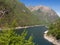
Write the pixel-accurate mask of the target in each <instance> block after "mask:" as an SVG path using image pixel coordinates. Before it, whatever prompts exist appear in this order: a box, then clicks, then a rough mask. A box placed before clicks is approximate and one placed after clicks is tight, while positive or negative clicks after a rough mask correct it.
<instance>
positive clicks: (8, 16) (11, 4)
mask: <svg viewBox="0 0 60 45" xmlns="http://www.w3.org/2000/svg"><path fill="white" fill-rule="evenodd" d="M12 24H13V25H15V26H28V25H37V24H40V21H39V19H38V18H37V17H36V16H35V15H33V14H32V13H31V11H30V10H29V9H28V8H26V6H25V5H24V4H23V3H21V2H19V1H18V0H0V27H6V26H8V25H9V27H11V25H12Z"/></svg>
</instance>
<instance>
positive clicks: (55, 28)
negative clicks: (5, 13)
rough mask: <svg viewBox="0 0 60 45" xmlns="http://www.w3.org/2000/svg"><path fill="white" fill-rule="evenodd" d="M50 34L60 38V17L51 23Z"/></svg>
mask: <svg viewBox="0 0 60 45" xmlns="http://www.w3.org/2000/svg"><path fill="white" fill-rule="evenodd" d="M48 35H52V36H53V37H55V38H56V39H60V19H58V20H57V21H56V22H55V23H53V24H51V25H50V27H49V32H48Z"/></svg>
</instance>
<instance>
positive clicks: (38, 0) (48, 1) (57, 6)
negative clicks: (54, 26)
mask: <svg viewBox="0 0 60 45" xmlns="http://www.w3.org/2000/svg"><path fill="white" fill-rule="evenodd" d="M20 2H22V3H24V4H25V5H26V6H37V5H43V6H48V7H50V8H52V9H53V10H55V11H56V12H57V13H58V15H59V16H60V0H20Z"/></svg>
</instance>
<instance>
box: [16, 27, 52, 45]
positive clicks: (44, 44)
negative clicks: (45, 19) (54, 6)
mask: <svg viewBox="0 0 60 45" xmlns="http://www.w3.org/2000/svg"><path fill="white" fill-rule="evenodd" d="M23 30H24V29H17V30H16V32H17V33H18V34H21V33H22V32H23ZM26 30H27V31H28V35H27V37H26V38H27V39H28V37H29V36H30V35H32V36H33V41H34V42H35V43H36V44H38V45H53V44H52V43H51V42H49V41H47V40H46V39H44V31H46V30H47V28H46V27H45V26H38V27H30V28H26Z"/></svg>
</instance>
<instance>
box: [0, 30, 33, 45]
mask: <svg viewBox="0 0 60 45" xmlns="http://www.w3.org/2000/svg"><path fill="white" fill-rule="evenodd" d="M26 36H27V32H26V31H23V33H22V34H21V35H18V34H17V33H16V32H14V30H13V29H9V30H3V31H1V33H0V45H34V43H33V41H32V36H30V38H29V39H28V40H26V39H25V38H26Z"/></svg>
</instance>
